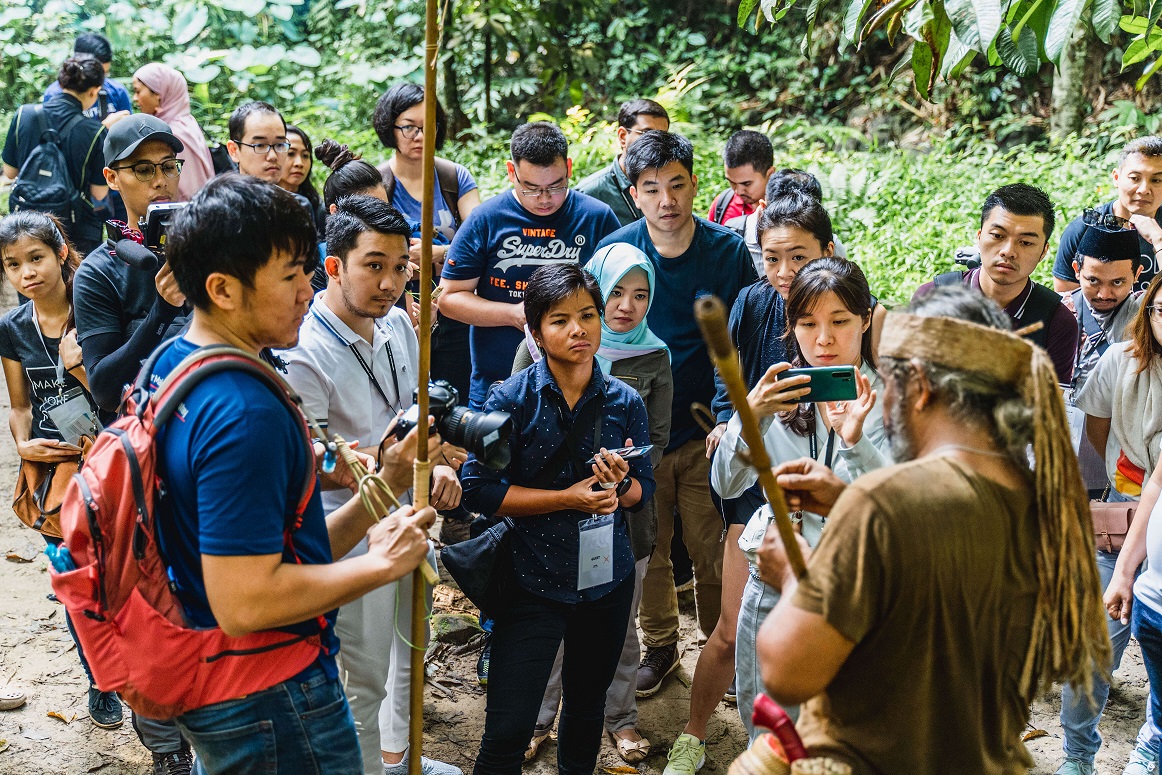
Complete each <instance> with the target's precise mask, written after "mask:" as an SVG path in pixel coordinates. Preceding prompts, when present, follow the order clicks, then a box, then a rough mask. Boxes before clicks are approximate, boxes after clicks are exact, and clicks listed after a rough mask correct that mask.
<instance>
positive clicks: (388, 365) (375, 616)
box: [282, 196, 463, 775]
mask: <svg viewBox="0 0 1162 775" xmlns="http://www.w3.org/2000/svg"><path fill="white" fill-rule="evenodd" d="M410 236H411V227H410V226H409V225H408V222H407V220H406V219H405V218H404V217H403V216H402V215H400V213H399V211H397V210H396V209H395V208H393V207H392V206H391V205H389V204H387V203H386V202H383V201H381V200H379V199H376V198H374V197H369V196H354V197H348V198H346V199H342V200H340V201H339V204H338V209H337V210H336V212H334V213H332V214H331V215H330V216H329V217H328V219H327V248H328V252H329V255H328V256H327V258H326V261H325V265H326V270H327V278H328V284H327V288H326V290H323V291H320V292H319V293H318V294H317V295H316V296H315V300H314V303H313V304H312V306H311V311H310V313H308V314H307V317H306V319H305V320H304V321H303V326H302V329H301V330H300V332H299V344H298V347H296V348H294V349H293V350H287V351H286V352H284V353H282V357H283V358H284V359H285V360H286V362H287V369H288V374H287V379H288V381H289V382H290V383H291V385H292V386H294V388H295V390H296V391H298V393H299V395H300V396H301V397H302V399H303V407H304V408H305V410H306V412H307V414H308V415H310V416H313V417H315V418H318V419H319V420H320V421H322V420H326V422H327V424H328V429H329V432H330V433H337V434H339V435H340V436H342V437H343V438H344V439H346V440H347V441H349V442H355V441H358V442H359V444H360V446H361V447H362V448H364V449H368V450H373V449H375V447H376V446H377V445H378V444H379V440H380V439H381V438H382V436H383V434H384V432H385V431H386V430H387V428H388V426H389V425H390V424H391V423H392V421H393V420H394V419H395V417H396V416H397V415H398V414H399V413H400V412H403V411H405V410H407V409H408V408H409V407H410V406H411V405H412V402H413V391H414V390H415V388H416V385H417V379H418V375H417V372H418V365H419V343H418V342H417V340H416V334H415V331H414V330H412V327H411V321H410V319H409V318H408V315H407V313H406V312H404V311H403V310H402V309H400V308H399V307H396V306H394V304H395V302H396V300H397V299H398V298H399V297H400V295H401V294H402V293H404V284H405V283H406V282H407V280H408V278H409V277H410V271H409V269H408V239H409V237H410ZM441 449H443V450H447V449H448V447H447V445H445V446H444V447H442V448H441ZM449 457H450V458H451V459H452V460H453V461H455V463H454V464H455V465H459V463H460V462H462V461H463V457H462V456H460V455H458V454H452V453H451V452H449ZM441 460H443V458H442V457H439V456H437V457H436V459H435V460H434V461H433V462H434V463H435V462H439V461H441ZM460 492H461V491H460V483H459V481H458V480H457V478H456V472H455V471H454V470H453V468H452V467H451V466H449V465H433V467H432V492H431V505H432V506H434V507H436V508H437V509H447V508H454V507H455V506H457V505H458V504H459V502H460ZM348 498H350V493H348V492H346V491H334V492H324V493H323V508H324V509H325V510H326V511H327V512H328V513H329V512H330V511H331V510H332V509H334V508H337V507H338V506H339V505H341V504H342V503H344V502H345V501H346V500H347V499H348ZM364 551H366V548H365V545H364V544H361V545H360V546H357V547H356V548H355V549H353V550H352V553H360V552H364ZM430 561H431V562H432V564H433V566H434V565H435V555H434V553H433V554H432V555H431V556H430ZM411 598H412V593H411V579H410V577H408V578H405V579H403V580H401V581H398V582H395V583H392V584H388V585H387V586H384V587H380V588H379V589H376V590H374V591H373V592H370V593H368V594H366V595H364V596H363V597H361V598H359V599H358V600H356V601H354V602H352V603H348V604H347V605H345V606H343V607H342V608H340V609H339V618H338V621H337V622H336V625H335V631H336V633H337V634H338V635H339V640H340V643H341V644H342V645H341V647H340V649H341V650H340V660H341V661H342V669H343V670H344V671H345V673H346V677H347V693H348V697H349V700H350V703H351V712H352V714H353V715H354V716H355V721H356V723H357V726H358V729H359V747H360V749H361V751H362V754H363V769H364V773H365V775H396V773H399V775H402V774H403V773H405V772H406V771H407V757H406V754H407V732H408V690H409V682H410V672H411V671H410V657H409V648H410V647H409V645H408V643H407V641H406V640H405V638H404V637H403V636H402V635H401V634H400V633H405V632H408V631H409V629H408V628H409V622H410V621H411ZM428 605H429V606H430V605H431V599H430V598H429V600H428ZM423 772H424V774H425V775H461V773H460V770H459V769H458V768H456V767H453V766H451V765H448V764H443V763H441V762H437V761H433V760H430V759H427V758H425V759H424V760H423Z"/></svg>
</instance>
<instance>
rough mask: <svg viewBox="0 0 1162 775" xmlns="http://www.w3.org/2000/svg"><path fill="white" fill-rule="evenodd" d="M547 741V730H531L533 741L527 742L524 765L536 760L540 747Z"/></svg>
mask: <svg viewBox="0 0 1162 775" xmlns="http://www.w3.org/2000/svg"><path fill="white" fill-rule="evenodd" d="M548 739H549V730H548V729H535V730H533V739H532V740H530V741H529V747H528V748H526V749H525V763H526V764H527V763H528V762H531V761H532V760H533V759H535V758H537V754H538V753H540V751H541V746H542V745H544V744H545V741H546V740H548Z"/></svg>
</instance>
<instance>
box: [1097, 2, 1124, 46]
mask: <svg viewBox="0 0 1162 775" xmlns="http://www.w3.org/2000/svg"><path fill="white" fill-rule="evenodd" d="M1121 15H1122V4H1121V2H1119V0H1093V31H1094V32H1095V33H1097V36H1098V37H1099V38H1101V41H1102V43H1109V42H1110V35H1113V34H1114V30H1116V29H1117V28H1118V22H1119V21H1120V20H1121Z"/></svg>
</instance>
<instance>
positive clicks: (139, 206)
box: [73, 113, 186, 422]
mask: <svg viewBox="0 0 1162 775" xmlns="http://www.w3.org/2000/svg"><path fill="white" fill-rule="evenodd" d="M183 147H184V146H183V145H182V141H181V140H179V139H178V138H177V137H175V136H174V135H173V133H172V132H171V131H170V129H169V126H168V125H166V123H165V122H163V121H162V120H161V119H158V118H156V117H154V116H149V115H146V114H143V113H141V114H135V115H132V116H129V117H128V118H125V119H123V120H121V121H119V122H117V123H116V124H114V125H113V128H112V129H110V130H109V134H108V135H107V136H106V138H105V146H104V153H105V170H104V173H105V181H106V182H107V183H108V184H109V187H110V188H111V189H112V190H114V191H119V192H120V193H121V197H122V199H123V200H124V201H125V209H126V212H127V214H128V218H127V222H126V223H117V222H114V221H110V222H109V224H108V225H109V231H110V234H111V235H112V238H111V239H110V240H108V241H107V242H105V243H104V244H102V245H101V246H100V247H98V248H97V249H96V250H94V251H93V252H92V253H90V254H89V255H88V256H87V257H86V258H85V260H84V261H82V262H81V266H80V268H79V269H78V270H77V276H76V279H75V280H74V281H73V310H74V314H75V315H76V320H77V341H78V342H79V343H80V345H81V353H82V356H83V357H84V361H85V372H86V373H87V374H88V376H89V389H90V391H91V392H92V394H93V400H94V401H96V403H97V406H98V407H99V408H100V409H101V411H102V420H103V421H106V422H108V421H109V420H111V419H112V418H113V416H114V415H115V413H116V411H117V407H118V406H119V405H120V404H121V394H122V391H123V389H124V387H125V385H127V384H129V383H131V382H133V379H134V377H136V376H137V371H138V369H139V368H140V367H141V362H142V361H143V360H145V358H146V357H148V355H149V354H150V353H151V352H153V349H154V348H155V347H157V346H158V345H159V344H161V343H162V342H163V341H165V340H166V339H168V338H170V337H172V336H176V335H177V333H178V331H180V330H181V329H182V328H183V327H184V326H185V324H186V313H185V310H184V305H185V297H184V296H183V295H182V292H181V291H180V290H179V289H178V286H177V281H176V280H175V279H174V277H173V272H172V271H171V270H170V266H169V264H168V263H167V264H163V265H162V266H161V268H160V269H158V270H155V271H150V270H147V269H139V268H137V267H134V266H130V265H129V264H127V263H125V261H124V260H122V259H121V258H119V257H117V252H116V248H115V243H116V241H117V240H119V239H131V240H133V241H135V242H139V243H140V242H142V241H143V239H144V237H143V236H142V232H141V226H140V221H141V219H143V218H144V217H145V215H146V212H147V210H148V209H149V206H150V205H151V204H160V203H164V202H170V201H173V200H174V199H176V198H177V196H178V180H179V177H180V175H181V170H182V162H181V160H180V159H179V158H178V157H177V155H178V154H179V153H180V152H181V151H182V150H183Z"/></svg>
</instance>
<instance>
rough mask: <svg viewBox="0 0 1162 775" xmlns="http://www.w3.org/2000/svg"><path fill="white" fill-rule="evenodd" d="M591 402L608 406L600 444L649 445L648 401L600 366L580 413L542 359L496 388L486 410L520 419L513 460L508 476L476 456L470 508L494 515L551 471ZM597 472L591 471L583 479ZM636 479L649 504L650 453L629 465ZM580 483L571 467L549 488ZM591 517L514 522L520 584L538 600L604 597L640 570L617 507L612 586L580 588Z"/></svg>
mask: <svg viewBox="0 0 1162 775" xmlns="http://www.w3.org/2000/svg"><path fill="white" fill-rule="evenodd" d="M590 401H601V402H602V403H601V404H600V406H599V408H598V413H597V417H598V420H599V421H600V422H601V424H602V425H601V436H600V438H601V446H604V447H605V448H607V449H616V448H618V447H622V446H624V445H625V440H626V439H633V441H634V443H635V444H639V445H640V444H648V443H649V438H650V435H649V433H650V432H649V419H648V418H647V417H646V406H645V403H643V402H642V399H641V396H639V395H638V394H637V391H635V390H634V389H633V388H631V387H629V386H628V385H626V384H625V383H624V382H622V381H621V380H619V379H617V378H616V377H609V376H605V375H603V374H602V373H601V370H600V369H599V368H598V367H597V364H596V363H594V364H593V378H592V379H591V380H590V382H589V386H588V387H586V388H585V392H584V393H582V394H581V399H580V400H579V401H578V402H577V405H576V406H574V407H573V409H571V410H570V409H569V408H568V405H567V404H566V403H565V396H564V394H563V393H562V392H561V389H560V388H559V387H558V386H557V383H556V381H555V380H554V379H553V375H552V373H551V372H550V371H549V367H548V364H547V363H546V361H544V360H541V361H539V362H537V363H536V364H534V365H532V366H530V367H529V368H527V369H525V370H524V371H521V372H518V373H516V374H514V375H512V376H511V377H509V378H508V379H507V380H505V381H504V382H503V383H501V384H500V385H497V386H496V387H494V388H493V389H492V391H491V393H490V394H489V396H488V399H487V400H486V401H485V403H484V411H486V412H490V411H501V412H508V413H509V414H511V415H512V419H513V426H514V429H513V432H512V435H511V436H510V437H509V440H508V443H509V449H510V450H511V452H512V460H511V462H510V463H509V464H508V467H507V468H505V469H504V470H503V471H493V470H492V469H490V468H488V467H487V466H484V465H483V464H481V463H480V462H478V461H477V460H476V457H475V456H470V457H469V458H468V462H467V463H465V465H464V473H463V477H462V481H463V484H464V504H465V506H467V508H469V509H470V510H472V511H476V512H479V513H481V514H484V515H486V516H494V515H496V513H497V511H499V510H500V504H501V503H502V502H503V501H504V497H505V495H506V494H507V492H508V488H509V487H511V486H513V485H517V486H528V484H527V483H529V482H531V481H533V480H534V479H535V478H536V477H537V476H538V475H539V474H540V473H541V469H542V468H544V465H545V463H546V462H547V461H548V460H549V458H551V457H552V456H553V454H554V453H555V452H556V451H557V449H558V447H560V446H561V445H562V444H564V443H565V436H566V434H567V433H568V431H569V428H570V427H572V424H573V421H574V420H575V419H576V417H577V415H578V413H579V412H580V411H581V409H582V408H583V407H584V406H585V405H586V404H587V403H588V402H590ZM578 449H579V451H580V454H582V455H584V456H585V458H589V457H590V456H591V455H592V454H593V453H594V452H596V451H597V450H595V449H593V432H592V431H591V430H587V431H586V432H584V433H581V434H580V443H579V444H578ZM591 473H592V471H590V470H586V471H585V472H584V476H586V477H587V476H590V475H591ZM629 475H630V476H631V477H633V478H634V479H637V480H638V482H639V483H641V488H642V499H641V501H640V503H641V504H645V503H646V502H647V501H649V499H650V498H651V497H653V494H654V473H653V468H652V467H651V466H650V459H649V456H642V457H639V458H637V459H635V460H631V461H629ZM577 481H579V477H578V476H577V474H576V473H575V472H574V471H573V466H572V464H568V465H566V466H565V467H564V469H563V470H562V471H561V473H560V474H558V475H557V478H556V479H555V480H553V483H552V484H551V485H550V486H549V488H548V489H552V490H564V489H567V488H568V487H570V486H572V485H573V484H574V483H575V482H577ZM589 517H590V515H589V514H584V513H581V512H579V511H573V510H568V509H565V510H561V511H553V512H550V513H548V514H541V515H538V516H534V517H515V518H514V519H513V522H514V523H515V525H516V529H515V530H514V531H513V535H512V543H511V546H512V562H513V567H514V568H515V570H516V577H517V580H518V581H519V583H520V585H521V586H522V587H524V588H525V589H526V590H528V591H529V592H531V593H533V594H534V595H539V596H541V597H545V598H548V599H550V600H556V601H559V602H563V603H577V602H585V601H590V600H597V599H599V598H601V597H604V596H605V595H606V594H608V593H609V592H610V591H612V590H613V588H614V587H616V586H617V584H618V583H620V582H621V581H624V580H625V579H626V578H627V577H628V576H629V575H630V574H631V573H633V553H632V551H631V550H630V543H629V533H628V531H627V529H626V523H625V514H624V513H623V511H622V510H621V509H618V510H617V511H616V512H615V513H614V515H613V517H614V521H613V581H611V582H610V583H608V584H603V585H601V586H597V587H591V588H589V589H585V590H581V591H578V590H577V553H578V549H579V532H578V525H579V524H580V523H581V522H582V521H584V520H586V519H588V518H589Z"/></svg>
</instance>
